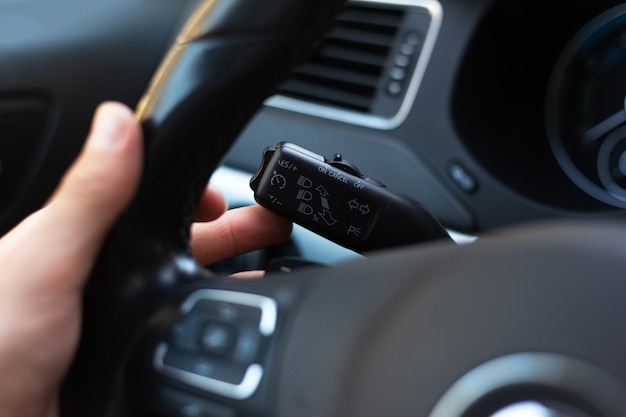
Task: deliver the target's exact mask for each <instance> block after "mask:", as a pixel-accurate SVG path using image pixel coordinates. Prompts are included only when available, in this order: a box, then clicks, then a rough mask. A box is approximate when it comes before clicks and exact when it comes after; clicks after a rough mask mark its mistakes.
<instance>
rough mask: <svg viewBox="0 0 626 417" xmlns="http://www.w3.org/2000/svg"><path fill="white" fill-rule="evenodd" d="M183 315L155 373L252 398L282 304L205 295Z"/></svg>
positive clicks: (162, 347)
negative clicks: (264, 348) (264, 353)
mask: <svg viewBox="0 0 626 417" xmlns="http://www.w3.org/2000/svg"><path fill="white" fill-rule="evenodd" d="M181 315H182V316H181V319H180V320H179V321H178V322H176V323H175V324H174V325H173V326H172V328H171V329H172V330H171V332H170V336H169V337H168V340H167V341H164V342H162V343H160V344H159V345H158V346H157V348H156V352H155V354H154V360H153V365H154V367H155V369H156V370H157V371H159V372H160V373H162V374H163V375H165V376H168V377H170V378H172V379H175V380H177V381H179V382H182V383H184V384H187V385H190V386H193V387H195V388H199V389H202V390H205V391H207V392H211V393H213V394H218V395H221V396H224V397H228V398H232V399H236V400H242V399H246V398H249V397H250V396H252V394H254V392H255V391H256V389H257V387H258V386H259V384H260V382H261V379H262V377H263V366H262V365H261V359H262V358H261V352H262V347H263V345H264V344H265V343H267V341H268V339H269V338H270V336H272V335H273V334H274V330H275V328H276V320H277V307H276V302H275V301H274V300H272V299H271V298H268V297H265V296H261V295H257V294H246V293H239V292H235V291H223V290H199V291H196V292H194V293H193V294H191V295H190V296H189V297H188V298H187V300H186V301H185V302H184V303H183V305H182V306H181Z"/></svg>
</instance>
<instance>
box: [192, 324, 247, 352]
mask: <svg viewBox="0 0 626 417" xmlns="http://www.w3.org/2000/svg"><path fill="white" fill-rule="evenodd" d="M237 333H238V330H237V328H236V327H235V326H234V325H232V324H228V323H219V322H213V321H209V322H207V323H206V324H205V325H204V327H203V329H202V333H201V335H200V344H201V345H202V347H203V348H204V350H205V351H207V352H209V353H215V354H221V355H226V356H232V353H233V351H234V348H235V343H236V341H237V336H238V335H237Z"/></svg>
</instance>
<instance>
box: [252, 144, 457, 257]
mask: <svg viewBox="0 0 626 417" xmlns="http://www.w3.org/2000/svg"><path fill="white" fill-rule="evenodd" d="M277 175H280V176H282V177H283V178H284V179H285V182H284V184H281V185H277V184H276V183H275V182H273V181H272V179H273V178H275V177H276V176H277ZM250 187H251V188H252V189H253V190H254V197H255V199H256V201H257V202H258V203H259V204H260V205H262V206H264V207H266V208H268V209H269V210H272V211H274V212H276V213H277V214H280V215H282V216H284V217H287V218H288V219H290V220H292V221H294V222H296V223H298V224H299V225H301V226H303V227H305V228H307V229H309V230H311V231H313V232H315V233H317V234H319V235H321V236H324V237H326V238H328V239H330V240H332V241H333V242H335V243H337V244H340V245H342V246H345V247H347V248H350V249H352V250H355V251H360V252H363V251H368V250H374V249H383V248H389V247H394V246H401V245H407V244H413V243H418V242H423V241H428V240H434V239H440V238H447V239H449V236H448V234H447V232H446V231H445V229H443V228H442V227H441V225H440V224H439V222H438V221H437V220H436V219H435V218H434V217H432V216H431V215H430V214H429V213H428V212H427V211H426V210H425V209H424V208H423V207H422V206H421V205H420V204H419V203H418V202H416V201H415V200H413V199H411V198H409V197H408V196H405V195H402V194H398V193H395V192H393V191H391V190H390V189H388V188H386V187H384V186H382V185H381V184H380V183H379V182H377V181H375V180H372V179H371V178H369V177H367V176H365V175H363V174H362V173H361V171H360V170H359V169H358V168H356V166H354V165H353V164H351V163H349V162H347V161H346V160H344V159H343V157H342V156H341V155H338V154H336V155H335V156H334V158H333V159H332V160H330V161H327V160H326V159H325V158H324V157H322V156H320V155H316V154H313V153H312V152H310V151H308V150H306V149H304V148H301V147H299V146H297V145H294V144H293V143H288V142H282V143H279V144H278V145H276V147H275V148H274V149H269V148H268V149H266V150H265V152H264V154H263V160H262V163H261V166H260V168H259V170H258V171H257V173H256V174H255V175H254V177H253V178H252V180H251V181H250Z"/></svg>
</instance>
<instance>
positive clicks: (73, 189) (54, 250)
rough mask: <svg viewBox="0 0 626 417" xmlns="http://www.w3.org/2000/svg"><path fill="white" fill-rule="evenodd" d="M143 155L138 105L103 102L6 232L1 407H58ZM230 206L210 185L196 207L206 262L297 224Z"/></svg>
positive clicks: (0, 243) (280, 236)
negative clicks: (61, 165)
mask: <svg viewBox="0 0 626 417" xmlns="http://www.w3.org/2000/svg"><path fill="white" fill-rule="evenodd" d="M142 155H143V150H142V135H141V129H140V126H139V124H138V123H137V121H136V120H135V118H134V115H133V112H132V111H131V110H130V109H128V108H126V107H125V106H123V105H120V104H116V103H106V104H104V105H102V106H101V107H100V108H99V110H98V111H97V113H96V116H95V118H94V123H93V125H92V129H91V133H90V134H89V137H88V139H87V141H86V144H85V147H84V149H83V151H82V153H81V154H80V156H79V157H78V159H77V160H76V162H75V163H74V165H73V166H72V167H71V168H70V170H69V171H68V172H67V174H66V175H65V177H64V179H63V180H62V182H61V185H60V186H59V188H58V189H57V191H56V192H55V193H54V195H53V196H52V198H51V199H50V201H49V202H48V204H47V205H46V206H45V207H44V208H42V209H41V210H39V211H38V212H36V213H34V214H32V215H31V216H29V217H28V218H26V219H25V220H24V221H23V222H22V223H21V224H19V225H18V226H17V227H16V228H15V229H13V230H12V231H11V232H9V233H8V234H7V235H5V236H4V237H2V238H1V239H0V417H13V416H24V417H31V416H32V417H42V416H53V415H56V413H57V407H56V396H57V390H58V387H59V385H60V383H61V381H62V379H63V377H64V375H65V373H66V372H67V369H68V367H69V365H70V362H71V360H72V357H73V355H74V353H75V350H76V346H77V343H78V339H79V331H80V320H81V300H82V290H83V287H84V285H85V281H86V279H87V277H88V276H89V274H90V271H91V268H92V267H93V264H94V261H95V259H96V256H97V254H98V251H99V249H100V247H101V245H102V243H103V241H104V239H105V237H106V235H107V233H108V231H109V229H110V228H111V226H112V225H113V224H114V222H115V221H116V219H117V218H118V216H119V215H120V214H121V213H122V211H123V210H124V209H125V208H126V207H127V205H128V204H129V203H130V201H131V200H132V198H133V196H134V194H135V192H136V189H137V186H138V184H139V180H140V176H141V171H142V162H143V161H142ZM225 209H226V205H225V202H224V198H223V197H222V196H221V194H220V193H219V192H218V191H217V190H215V189H213V188H212V187H208V188H207V192H206V193H205V195H204V196H203V198H202V202H201V204H200V208H199V210H198V219H199V220H201V221H202V222H203V223H198V225H196V226H195V227H194V229H193V242H192V248H193V252H194V255H196V257H197V258H198V260H199V262H200V263H201V264H204V265H206V264H210V263H213V262H217V261H219V260H221V259H224V258H226V257H230V256H234V255H236V254H239V253H243V252H246V251H250V250H255V249H259V248H262V247H264V246H267V245H270V244H273V243H276V242H278V241H281V240H284V239H286V238H287V237H288V236H289V233H290V231H291V224H290V223H289V222H287V221H285V220H283V219H281V218H279V217H277V216H276V215H274V214H272V213H270V212H268V211H266V210H265V209H263V208H261V207H250V208H245V209H239V210H233V211H230V212H228V213H226V214H224V215H223V216H222V214H223V213H224V211H225ZM216 219H217V220H216ZM155 227H158V226H155Z"/></svg>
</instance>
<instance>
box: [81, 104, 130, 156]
mask: <svg viewBox="0 0 626 417" xmlns="http://www.w3.org/2000/svg"><path fill="white" fill-rule="evenodd" d="M140 135H141V131H140V127H139V124H138V123H137V121H136V120H135V116H134V113H133V111H132V110H131V109H130V108H129V107H127V106H126V105H124V104H122V103H118V102H113V101H109V102H104V103H102V104H101V105H100V106H98V108H97V109H96V112H95V115H94V118H93V121H92V125H91V131H90V133H89V137H88V140H87V147H88V148H92V149H93V148H98V149H115V148H117V147H119V146H123V145H124V144H126V143H127V142H128V141H129V140H131V139H133V138H135V137H138V136H140Z"/></svg>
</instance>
